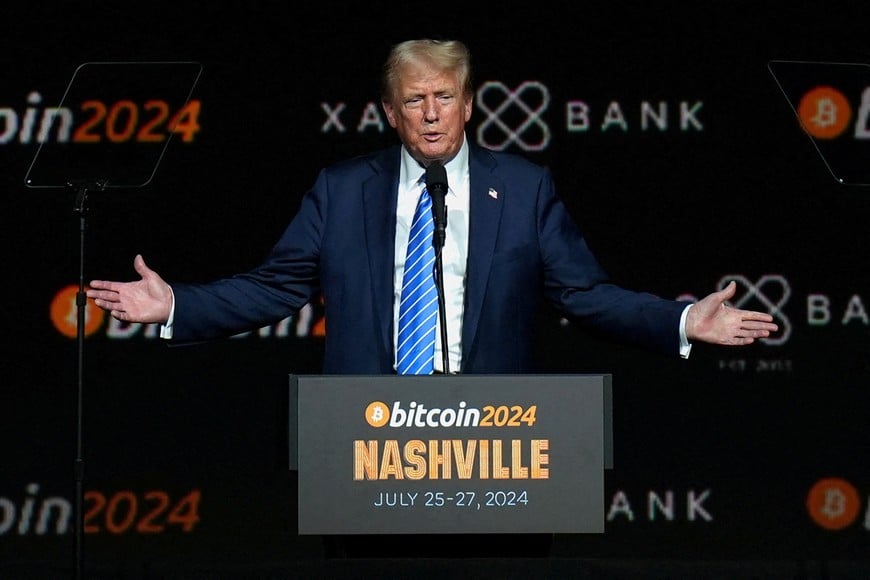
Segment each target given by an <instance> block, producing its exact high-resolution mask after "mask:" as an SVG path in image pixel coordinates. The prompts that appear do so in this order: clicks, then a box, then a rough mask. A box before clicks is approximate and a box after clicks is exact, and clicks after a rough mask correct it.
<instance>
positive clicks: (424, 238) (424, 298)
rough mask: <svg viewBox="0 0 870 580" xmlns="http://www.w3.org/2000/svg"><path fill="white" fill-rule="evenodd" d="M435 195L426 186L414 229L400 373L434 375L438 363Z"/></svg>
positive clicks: (401, 332) (401, 328) (400, 341)
mask: <svg viewBox="0 0 870 580" xmlns="http://www.w3.org/2000/svg"><path fill="white" fill-rule="evenodd" d="M434 232H435V224H434V221H433V218H432V198H431V197H429V192H428V191H426V189H425V188H423V193H421V194H420V200H419V201H418V202H417V210H416V211H415V212H414V220H413V221H412V222H411V232H410V235H409V237H408V254H407V257H406V258H405V273H404V276H403V278H402V301H401V303H400V304H399V338H398V347H397V357H396V361H397V364H396V371H397V372H398V373H399V374H400V375H431V374H432V373H433V372H434V370H435V367H434V364H435V323H436V322H437V319H438V290H437V289H436V287H435V275H434V266H435V248H434V247H433V245H432V237H433V234H434Z"/></svg>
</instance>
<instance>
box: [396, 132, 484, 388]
mask: <svg viewBox="0 0 870 580" xmlns="http://www.w3.org/2000/svg"><path fill="white" fill-rule="evenodd" d="M444 169H445V170H446V171H447V187H448V189H447V195H446V196H445V198H444V205H446V206H447V231H446V234H447V235H446V237H445V239H444V247H443V248H442V250H441V262H442V267H443V269H444V273H443V278H444V296H445V305H444V313H445V316H446V319H447V345H448V347H447V352H448V356H449V362H450V372H457V371H459V370H460V369H461V368H462V366H461V365H462V313H463V308H464V306H465V266H466V264H467V263H468V200H469V197H470V193H469V184H468V144H467V143H466V142H465V140H464V139H463V141H462V148H460V150H459V152H458V153H457V154H456V156H455V157H454V158H453V159H451V160H450V161H449V162H448V163H447V164H446V165H445V166H444ZM425 173H426V168H425V167H423V166H422V165H420V164H419V163H418V162H417V161H415V160H414V158H413V157H411V155H410V154H409V153H408V151H407V150H406V149H405V148H404V147H402V162H401V168H400V170H399V201H398V204H397V206H396V264H395V273H394V275H393V344H397V339H398V335H399V302H400V301H401V299H402V297H401V293H402V275H403V274H404V272H405V254H406V252H407V249H408V235H409V232H410V229H411V220H412V219H413V217H414V210H415V209H416V208H417V200H419V198H420V193H421V192H422V191H423V183H422V181H421V178H422V177H423V176H424V175H425ZM435 332H436V335H435V370H437V371H442V372H443V371H444V368H443V367H444V364H443V360H442V359H443V354H442V348H441V320H440V317H439V320H438V325H437V327H436V330H435ZM394 365H395V361H394Z"/></svg>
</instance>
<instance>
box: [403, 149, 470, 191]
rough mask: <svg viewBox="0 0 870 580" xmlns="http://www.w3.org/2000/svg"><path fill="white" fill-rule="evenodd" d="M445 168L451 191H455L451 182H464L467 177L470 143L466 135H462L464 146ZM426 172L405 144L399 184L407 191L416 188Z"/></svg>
mask: <svg viewBox="0 0 870 580" xmlns="http://www.w3.org/2000/svg"><path fill="white" fill-rule="evenodd" d="M444 169H445V170H446V171H447V183H448V187H449V192H453V187H450V186H449V184H452V183H463V182H464V181H465V180H466V179H467V176H468V143H467V142H466V139H465V135H463V136H462V147H460V148H459V152H457V153H456V155H455V156H454V157H453V159H451V160H450V161H448V162H447V165H445V166H444ZM425 173H426V168H425V167H423V166H422V165H420V163H419V162H418V161H417V160H416V159H414V158H413V157H411V154H410V153H409V152H408V149H407V148H406V147H405V146H404V145H403V146H402V162H401V167H400V168H399V184H400V185H402V187H401V189H404V190H406V191H409V190H412V189H414V187H415V186H416V185H417V183H419V181H420V178H422V177H423V175H424V174H425Z"/></svg>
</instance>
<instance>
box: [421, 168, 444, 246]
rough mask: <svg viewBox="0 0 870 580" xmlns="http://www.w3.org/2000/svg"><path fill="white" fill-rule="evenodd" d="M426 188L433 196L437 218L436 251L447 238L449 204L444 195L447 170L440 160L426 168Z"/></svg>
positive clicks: (434, 214) (433, 211)
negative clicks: (446, 204) (445, 201)
mask: <svg viewBox="0 0 870 580" xmlns="http://www.w3.org/2000/svg"><path fill="white" fill-rule="evenodd" d="M426 190H427V191H428V192H429V197H431V198H432V216H433V218H434V220H435V239H434V243H435V251H436V252H438V251H439V250H440V249H441V248H442V247H443V246H444V240H445V239H446V238H447V206H445V205H444V196H445V195H447V170H446V169H444V166H443V165H441V163H440V162H439V161H434V162H432V163H431V164H430V165H429V167H427V168H426Z"/></svg>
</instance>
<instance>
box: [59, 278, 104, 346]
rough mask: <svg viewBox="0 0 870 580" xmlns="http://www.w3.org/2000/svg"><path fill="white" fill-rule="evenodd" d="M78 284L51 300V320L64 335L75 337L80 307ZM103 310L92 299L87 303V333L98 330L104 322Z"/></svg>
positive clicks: (64, 289)
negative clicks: (77, 298) (77, 305)
mask: <svg viewBox="0 0 870 580" xmlns="http://www.w3.org/2000/svg"><path fill="white" fill-rule="evenodd" d="M78 291H79V288H78V286H67V287H66V288H63V289H62V290H61V291H60V292H58V293H57V294H55V295H54V299H53V300H52V301H51V311H50V315H51V322H52V324H54V327H55V328H56V329H57V330H58V332H60V333H61V334H62V335H64V336H68V337H69V338H75V337H76V336H77V334H78V308H77V307H76V295H77V294H78ZM103 316H104V313H103V310H102V309H100V308H98V307H97V306H95V305H94V303H93V302H91V301H90V300H88V301H87V303H86V304H85V335H86V336H87V335H90V334H93V333H94V332H96V330H97V329H98V328H100V326H101V325H102V324H103Z"/></svg>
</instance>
